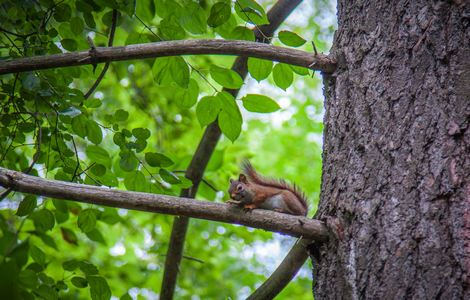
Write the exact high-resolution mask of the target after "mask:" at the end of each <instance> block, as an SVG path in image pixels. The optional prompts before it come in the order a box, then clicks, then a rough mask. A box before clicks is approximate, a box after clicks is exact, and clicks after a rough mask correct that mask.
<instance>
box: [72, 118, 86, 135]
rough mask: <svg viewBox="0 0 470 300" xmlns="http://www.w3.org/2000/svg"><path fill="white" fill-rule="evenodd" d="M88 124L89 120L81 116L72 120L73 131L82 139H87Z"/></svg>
mask: <svg viewBox="0 0 470 300" xmlns="http://www.w3.org/2000/svg"><path fill="white" fill-rule="evenodd" d="M87 123H88V119H87V118H86V117H85V116H84V115H82V114H80V115H78V116H76V117H74V118H72V130H73V131H74V132H75V133H76V134H77V135H78V136H79V137H82V138H85V136H86V134H87Z"/></svg>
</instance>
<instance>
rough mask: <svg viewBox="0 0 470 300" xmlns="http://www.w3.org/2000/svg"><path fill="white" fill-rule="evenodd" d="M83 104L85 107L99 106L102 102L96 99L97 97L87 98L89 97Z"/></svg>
mask: <svg viewBox="0 0 470 300" xmlns="http://www.w3.org/2000/svg"><path fill="white" fill-rule="evenodd" d="M83 104H84V105H85V106H86V107H88V108H98V107H100V106H101V105H102V104H103V103H102V102H101V100H100V99H98V98H89V99H86V100H85V102H84V103H83Z"/></svg>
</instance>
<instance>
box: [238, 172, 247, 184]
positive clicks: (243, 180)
mask: <svg viewBox="0 0 470 300" xmlns="http://www.w3.org/2000/svg"><path fill="white" fill-rule="evenodd" d="M238 180H239V181H241V182H243V183H247V180H246V176H245V174H240V176H238Z"/></svg>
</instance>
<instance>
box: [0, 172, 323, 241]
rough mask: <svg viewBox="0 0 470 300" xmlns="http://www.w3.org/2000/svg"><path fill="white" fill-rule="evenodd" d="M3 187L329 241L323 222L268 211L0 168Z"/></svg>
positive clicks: (0, 180)
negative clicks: (113, 187)
mask: <svg viewBox="0 0 470 300" xmlns="http://www.w3.org/2000/svg"><path fill="white" fill-rule="evenodd" d="M0 185H2V186H3V187H5V188H11V189H13V190H14V191H17V192H23V193H30V194H35V195H39V196H45V197H51V198H56V199H67V200H74V201H78V202H84V203H91V204H97V205H104V206H111V207H119V208H125V209H132V210H140V211H147V212H155V213H163V214H169V215H179V216H186V217H192V218H199V219H206V220H211V221H219V222H225V223H232V224H241V225H245V226H249V227H253V228H260V229H264V230H268V231H274V232H279V233H283V234H287V235H290V236H305V237H309V238H312V239H315V240H319V241H324V240H326V239H327V238H328V231H327V228H326V227H325V225H324V224H323V222H321V221H318V220H312V219H308V218H305V217H299V216H293V215H288V214H281V213H277V212H273V211H267V210H254V211H252V212H250V213H246V212H244V211H243V210H242V209H240V208H238V207H234V206H232V205H228V204H224V203H215V202H209V201H202V200H195V199H190V198H180V197H174V196H167V195H157V194H148V193H139V192H128V191H121V190H114V189H109V188H105V187H97V186H92V185H86V184H77V183H71V182H65V181H58V180H51V179H44V178H40V177H35V176H31V175H26V174H24V173H21V172H17V171H13V170H8V169H5V168H0Z"/></svg>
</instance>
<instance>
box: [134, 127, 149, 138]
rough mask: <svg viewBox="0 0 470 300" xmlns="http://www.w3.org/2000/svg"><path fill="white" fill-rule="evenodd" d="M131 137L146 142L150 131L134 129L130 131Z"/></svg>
mask: <svg viewBox="0 0 470 300" xmlns="http://www.w3.org/2000/svg"><path fill="white" fill-rule="evenodd" d="M132 135H133V136H135V137H136V138H138V139H142V140H146V139H148V138H149V137H150V130H148V129H147V128H134V129H132Z"/></svg>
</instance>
